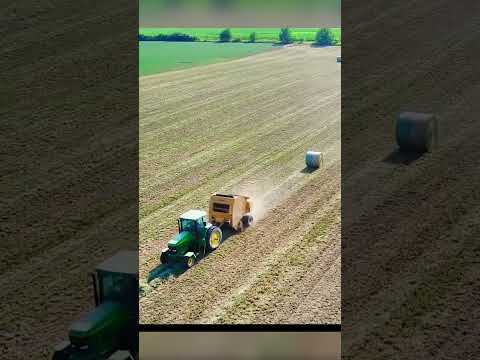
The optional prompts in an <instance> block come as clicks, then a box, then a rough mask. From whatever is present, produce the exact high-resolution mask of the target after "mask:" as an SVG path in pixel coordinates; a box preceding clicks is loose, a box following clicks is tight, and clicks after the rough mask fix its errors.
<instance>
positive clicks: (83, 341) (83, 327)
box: [69, 302, 128, 346]
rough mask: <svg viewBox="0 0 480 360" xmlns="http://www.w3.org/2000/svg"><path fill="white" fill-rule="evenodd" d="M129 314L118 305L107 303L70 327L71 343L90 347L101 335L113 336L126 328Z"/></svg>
mask: <svg viewBox="0 0 480 360" xmlns="http://www.w3.org/2000/svg"><path fill="white" fill-rule="evenodd" d="M127 320H128V313H127V312H126V311H125V309H124V308H123V306H122V305H121V304H118V303H113V302H105V303H103V304H101V305H100V306H98V307H96V308H95V309H94V310H92V311H90V312H89V313H87V314H85V315H84V316H83V317H82V318H80V319H79V320H77V321H75V322H74V323H73V324H72V325H71V326H70V332H69V338H70V342H71V343H72V344H75V345H80V346H82V345H88V344H89V343H90V340H91V339H93V338H96V337H97V336H99V335H103V336H105V335H107V334H108V335H112V334H114V333H116V332H118V331H121V328H122V327H123V326H125V323H126V322H127Z"/></svg>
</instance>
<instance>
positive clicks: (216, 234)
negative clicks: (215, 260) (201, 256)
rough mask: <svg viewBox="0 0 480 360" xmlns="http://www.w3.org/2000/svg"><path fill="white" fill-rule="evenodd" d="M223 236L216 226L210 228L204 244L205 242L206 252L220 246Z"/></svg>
mask: <svg viewBox="0 0 480 360" xmlns="http://www.w3.org/2000/svg"><path fill="white" fill-rule="evenodd" d="M222 238H223V234H222V229H220V228H219V227H218V226H212V227H211V228H210V229H208V231H207V236H206V242H207V250H208V251H213V250H215V249H216V248H218V247H219V246H220V243H221V242H222Z"/></svg>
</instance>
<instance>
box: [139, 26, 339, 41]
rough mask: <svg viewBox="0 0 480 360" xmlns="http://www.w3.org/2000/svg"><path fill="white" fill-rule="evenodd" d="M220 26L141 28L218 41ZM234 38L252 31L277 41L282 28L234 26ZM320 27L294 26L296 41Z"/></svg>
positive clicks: (336, 31) (142, 31)
mask: <svg viewBox="0 0 480 360" xmlns="http://www.w3.org/2000/svg"><path fill="white" fill-rule="evenodd" d="M222 30H223V29H219V28H140V31H139V33H140V34H142V35H158V34H166V35H168V34H173V33H176V32H179V33H183V34H188V35H192V36H196V37H198V38H199V39H200V41H217V40H218V37H219V34H220V32H221V31H222ZM331 30H332V31H333V33H334V36H335V39H336V40H337V42H339V43H340V42H341V30H340V28H332V29H331ZM231 31H232V39H236V38H239V39H241V40H242V41H248V40H249V36H250V34H251V33H252V32H255V33H256V34H257V41H258V42H277V41H278V35H279V33H280V28H232V29H231ZM317 31H318V28H292V35H293V37H294V40H295V41H299V40H301V39H303V40H304V41H314V40H315V35H316V33H317Z"/></svg>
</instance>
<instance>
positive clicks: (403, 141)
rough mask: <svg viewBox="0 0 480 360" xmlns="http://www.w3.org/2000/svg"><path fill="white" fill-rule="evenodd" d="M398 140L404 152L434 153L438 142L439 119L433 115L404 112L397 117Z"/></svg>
mask: <svg viewBox="0 0 480 360" xmlns="http://www.w3.org/2000/svg"><path fill="white" fill-rule="evenodd" d="M396 138H397V144H398V146H399V147H400V150H402V151H410V152H427V151H428V152H429V151H432V149H433V148H434V147H435V146H436V142H437V118H436V117H435V115H433V114H424V113H415V112H403V113H401V114H399V115H398V116H397V123H396Z"/></svg>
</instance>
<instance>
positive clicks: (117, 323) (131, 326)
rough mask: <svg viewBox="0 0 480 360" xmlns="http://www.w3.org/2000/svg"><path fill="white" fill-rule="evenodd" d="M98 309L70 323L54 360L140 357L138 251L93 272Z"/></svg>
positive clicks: (120, 255)
mask: <svg viewBox="0 0 480 360" xmlns="http://www.w3.org/2000/svg"><path fill="white" fill-rule="evenodd" d="M92 280H93V290H94V298H95V306H96V307H95V309H93V310H91V311H90V312H88V313H86V314H85V315H84V316H82V317H81V318H80V319H79V320H77V321H75V322H73V323H72V324H71V326H70V331H69V339H68V340H67V341H64V342H62V343H60V344H59V345H58V346H57V347H56V348H55V353H54V355H53V360H97V359H100V360H134V359H136V358H137V356H138V253H137V252H135V251H122V252H119V253H117V254H116V255H114V256H113V257H111V258H109V259H108V260H106V261H104V262H103V263H102V264H100V265H99V266H98V267H97V268H96V271H95V273H93V274H92Z"/></svg>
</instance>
